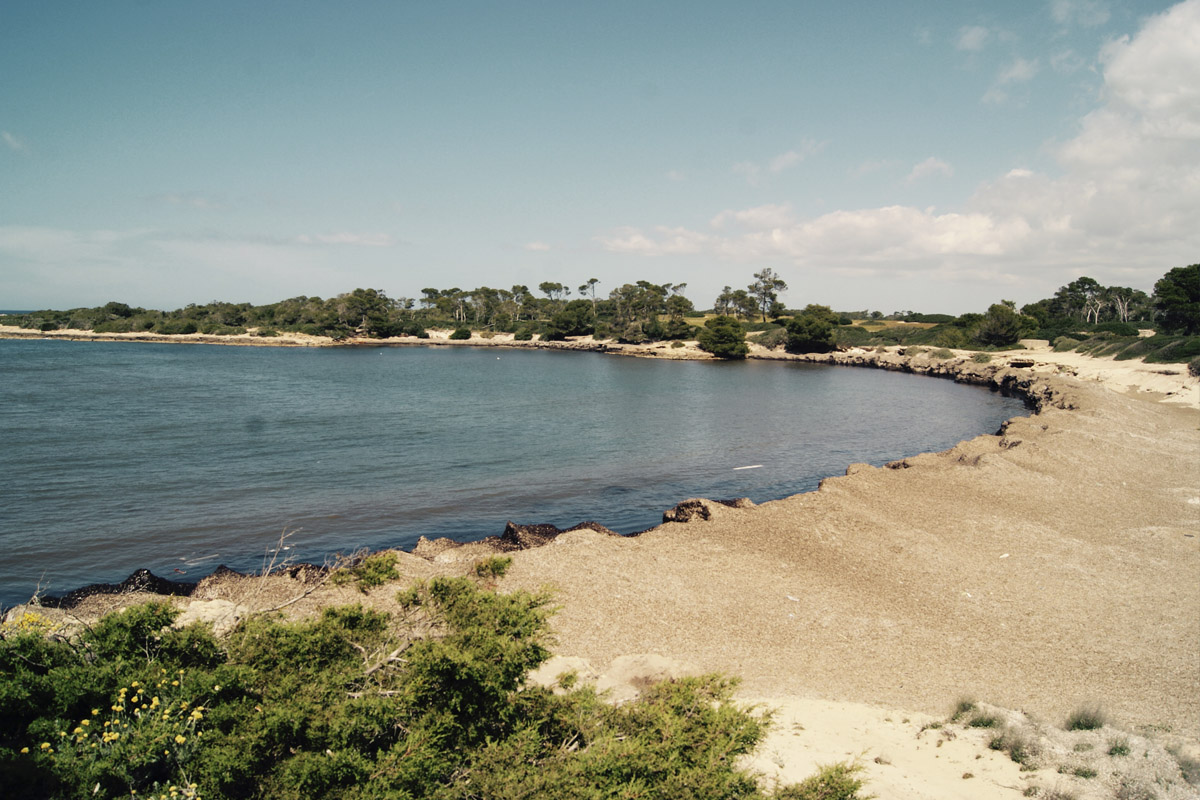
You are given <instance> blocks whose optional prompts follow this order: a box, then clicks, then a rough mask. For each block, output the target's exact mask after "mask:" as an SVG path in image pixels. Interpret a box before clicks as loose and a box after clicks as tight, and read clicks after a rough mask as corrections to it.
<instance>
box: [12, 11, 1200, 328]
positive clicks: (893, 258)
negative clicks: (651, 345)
mask: <svg viewBox="0 0 1200 800" xmlns="http://www.w3.org/2000/svg"><path fill="white" fill-rule="evenodd" d="M1197 261H1200V0H1186V1H1185V2H1183V3H1179V4H1175V5H1172V4H1170V3H1165V2H1152V1H1150V0H1145V1H1142V0H1123V1H1122V2H1117V0H1013V1H1012V2H1006V3H995V2H991V1H990V0H989V2H975V0H961V1H959V2H952V3H951V2H932V1H931V0H927V1H925V2H922V1H920V0H915V1H914V0H906V2H902V3H883V2H866V1H865V0H848V1H847V2H840V3H831V2H823V3H818V2H807V1H805V0H790V1H789V2H765V1H764V2H754V1H753V0H748V1H747V2H739V3H732V2H705V1H703V0H692V1H690V2H652V0H639V2H623V0H613V1H611V2H594V3H575V2H523V1H522V0H512V2H503V3H499V2H458V1H457V0H444V1H442V2H435V3H430V2H407V1H404V0H389V1H388V2H356V1H355V0H348V2H341V3H336V4H335V3H329V2H301V1H299V0H289V1H288V2H270V1H269V0H256V2H254V3H245V2H240V1H239V2H228V1H226V0H207V1H206V2H204V3H196V2H191V3H189V2H182V0H178V1H172V0H162V1H161V2H126V1H123V0H110V1H109V2H103V3H93V2H61V3H47V2H42V0H6V2H4V3H3V4H0V308H5V309H40V308H70V307H78V306H95V305H102V304H104V303H106V302H108V301H110V300H117V301H121V302H125V303H129V304H131V305H135V306H144V307H148V308H162V309H174V308H179V307H181V306H184V305H186V304H188V303H206V302H209V301H213V300H222V301H232V302H251V303H256V304H261V303H269V302H273V301H277V300H282V299H285V298H289V297H295V296H299V295H307V296H320V297H329V296H332V295H336V294H340V293H343V292H349V291H352V290H353V289H355V288H359V287H364V288H366V287H371V288H377V289H382V290H384V291H386V292H387V294H388V295H389V296H391V297H419V296H420V293H421V290H422V289H423V288H426V287H435V288H442V289H446V288H452V287H458V288H462V289H473V288H476V287H479V286H491V287H494V288H505V289H507V288H511V287H512V286H513V285H515V284H525V285H528V286H530V287H534V288H535V287H536V286H537V284H539V283H541V282H543V281H555V282H560V283H563V284H565V285H567V286H570V287H576V286H579V285H580V284H582V283H584V282H585V281H587V280H588V279H589V278H592V277H595V278H598V279H599V281H600V283H599V286H598V294H599V295H605V294H607V293H608V292H609V291H611V290H612V289H613V288H615V287H617V286H619V285H621V284H623V283H626V282H634V281H637V280H649V281H652V282H654V283H672V284H677V283H686V284H687V287H688V288H687V289H686V290H685V294H686V295H687V296H688V297H689V298H690V299H691V300H692V301H693V302H694V303H695V304H696V306H697V307H700V308H704V307H710V306H711V305H712V303H713V300H714V298H715V297H716V295H717V294H718V293H719V292H720V291H721V289H722V287H723V286H726V285H729V286H732V287H734V288H739V287H744V286H746V285H747V284H749V283H750V282H751V281H752V280H753V274H754V273H755V272H758V271H760V270H762V269H764V268H771V269H773V270H774V271H775V272H776V273H778V274H779V275H780V276H781V277H782V278H783V279H784V280H785V281H787V283H788V287H789V288H788V290H787V291H786V292H784V293H783V295H782V297H781V299H782V300H783V301H784V302H785V303H787V305H788V306H789V307H793V308H798V307H803V306H804V305H806V304H808V303H821V304H824V305H830V306H832V307H834V308H835V309H838V310H858V309H873V310H874V309H878V310H881V311H883V312H884V313H890V312H892V311H897V310H910V309H911V310H917V311H925V312H930V313H932V312H942V313H963V312H967V311H982V310H985V309H986V308H987V306H988V305H990V304H992V303H995V302H997V301H999V300H1000V299H1011V300H1014V301H1016V302H1017V303H1018V304H1024V303H1028V302H1032V301H1035V300H1038V299H1040V298H1043V297H1048V296H1050V295H1052V294H1053V292H1054V291H1055V289H1057V288H1058V287H1059V286H1062V285H1064V284H1066V283H1068V282H1069V281H1071V280H1073V279H1074V278H1076V277H1079V276H1080V275H1089V276H1091V277H1093V278H1096V279H1097V280H1099V281H1100V282H1101V283H1103V284H1105V285H1121V286H1132V287H1135V288H1139V289H1143V290H1146V291H1150V290H1152V289H1153V285H1154V282H1155V281H1156V280H1157V279H1158V278H1159V277H1161V276H1162V275H1163V274H1164V273H1165V272H1166V271H1168V270H1169V269H1172V268H1174V267H1179V266H1186V265H1188V264H1192V263H1196V262H1197Z"/></svg>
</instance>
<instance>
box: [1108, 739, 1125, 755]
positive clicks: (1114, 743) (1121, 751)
mask: <svg viewBox="0 0 1200 800" xmlns="http://www.w3.org/2000/svg"><path fill="white" fill-rule="evenodd" d="M1129 753H1130V748H1129V740H1128V739H1126V738H1125V737H1121V738H1119V739H1110V740H1109V742H1108V754H1109V755H1110V756H1127V755H1129Z"/></svg>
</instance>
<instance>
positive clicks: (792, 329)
mask: <svg viewBox="0 0 1200 800" xmlns="http://www.w3.org/2000/svg"><path fill="white" fill-rule="evenodd" d="M837 324H838V316H837V314H835V313H833V311H832V310H831V309H830V308H829V306H818V305H813V304H809V305H808V306H806V307H805V309H804V310H803V311H801V312H800V313H799V314H797V315H796V316H795V317H793V318H792V319H790V320H788V322H787V326H786V327H787V334H788V338H787V344H786V345H785V346H784V347H785V349H786V350H787V351H788V352H789V353H828V352H829V351H830V350H832V349H833V329H834V327H835V326H836V325H837Z"/></svg>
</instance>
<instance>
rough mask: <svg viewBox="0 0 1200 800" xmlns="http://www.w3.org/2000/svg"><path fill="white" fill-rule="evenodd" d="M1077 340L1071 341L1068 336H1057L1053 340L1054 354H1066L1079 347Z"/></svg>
mask: <svg viewBox="0 0 1200 800" xmlns="http://www.w3.org/2000/svg"><path fill="white" fill-rule="evenodd" d="M1079 342H1080V340H1079V339H1072V338H1071V337H1070V336H1059V337H1058V338H1056V339H1055V340H1054V352H1056V353H1067V352H1070V351H1071V350H1074V349H1075V348H1076V347H1078V346H1079Z"/></svg>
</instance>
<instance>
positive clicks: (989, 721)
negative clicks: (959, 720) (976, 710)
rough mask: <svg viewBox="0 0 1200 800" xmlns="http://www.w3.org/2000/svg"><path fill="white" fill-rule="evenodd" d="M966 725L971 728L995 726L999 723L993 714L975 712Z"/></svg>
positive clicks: (998, 719)
mask: <svg viewBox="0 0 1200 800" xmlns="http://www.w3.org/2000/svg"><path fill="white" fill-rule="evenodd" d="M967 725H969V726H970V727H972V728H995V727H998V726H999V725H1000V718H999V717H997V716H996V715H995V714H986V713H984V714H976V715H975V716H973V717H971V721H970V722H968V723H967Z"/></svg>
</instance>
